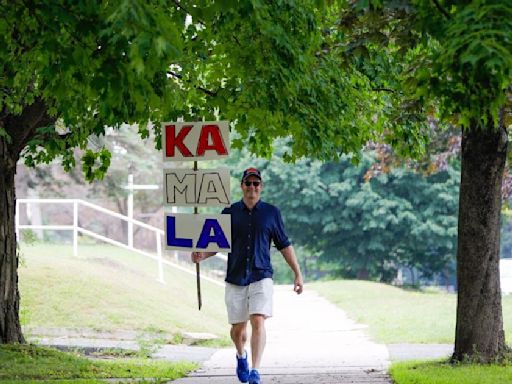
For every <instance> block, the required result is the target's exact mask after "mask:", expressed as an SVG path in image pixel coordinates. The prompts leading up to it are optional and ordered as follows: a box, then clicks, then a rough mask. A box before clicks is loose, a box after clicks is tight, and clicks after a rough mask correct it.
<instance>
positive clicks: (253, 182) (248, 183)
mask: <svg viewBox="0 0 512 384" xmlns="http://www.w3.org/2000/svg"><path fill="white" fill-rule="evenodd" d="M244 184H245V186H246V187H250V186H251V185H254V186H255V187H259V186H260V184H261V181H244Z"/></svg>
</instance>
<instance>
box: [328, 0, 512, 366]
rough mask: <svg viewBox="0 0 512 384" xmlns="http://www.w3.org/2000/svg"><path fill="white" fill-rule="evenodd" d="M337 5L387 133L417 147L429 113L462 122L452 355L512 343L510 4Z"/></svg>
mask: <svg viewBox="0 0 512 384" xmlns="http://www.w3.org/2000/svg"><path fill="white" fill-rule="evenodd" d="M339 15H340V18H339V20H338V23H337V25H338V26H339V32H340V33H341V31H343V33H344V41H343V43H342V45H343V48H342V49H341V51H342V52H341V54H342V55H344V57H349V56H350V60H351V62H352V63H354V65H355V66H356V67H357V68H359V70H361V71H363V72H364V73H366V74H367V76H368V78H369V79H370V81H371V82H372V83H373V88H374V90H375V91H376V92H378V93H379V94H380V95H381V96H380V98H379V100H380V101H381V102H383V115H382V117H383V121H384V122H383V125H384V127H385V130H384V134H385V136H386V137H387V140H388V141H389V142H390V143H392V144H394V145H395V146H396V147H401V148H402V149H403V150H404V151H403V152H404V153H405V154H406V155H407V154H409V155H410V154H411V152H414V151H421V148H422V145H423V144H422V142H424V140H423V138H424V137H426V136H428V135H429V131H430V126H429V124H430V123H431V122H432V120H437V121H439V122H440V123H441V124H443V125H456V126H459V127H460V128H461V130H462V151H461V183H460V198H459V225H458V246H457V277H458V302H457V322H456V335H455V351H454V354H453V359H454V360H462V359H463V358H464V357H465V356H472V357H475V358H478V359H481V360H482V361H493V360H494V359H496V358H499V357H500V356H502V355H503V353H504V352H505V351H506V350H507V347H506V344H505V336H504V332H503V319H502V308H501V292H500V283H499V249H500V246H499V244H500V236H499V234H500V227H499V225H500V212H501V188H502V179H503V173H504V168H505V162H506V156H507V147H508V137H507V127H510V123H511V109H510V105H511V86H512V40H511V39H510V36H511V35H512V22H511V20H512V19H511V16H512V5H511V4H510V3H509V2H502V1H494V0H489V1H485V0H478V1H473V2H469V3H468V2H466V1H455V0H445V1H432V2H426V1H416V0H410V1H402V2H396V1H355V2H350V5H348V4H347V5H345V4H344V6H342V7H341V9H340V13H339ZM338 53H340V50H338Z"/></svg>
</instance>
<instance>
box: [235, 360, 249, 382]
mask: <svg viewBox="0 0 512 384" xmlns="http://www.w3.org/2000/svg"><path fill="white" fill-rule="evenodd" d="M236 375H237V376H238V380H240V381H241V382H242V383H247V380H248V379H249V363H248V362H247V352H244V356H243V357H238V354H237V355H236Z"/></svg>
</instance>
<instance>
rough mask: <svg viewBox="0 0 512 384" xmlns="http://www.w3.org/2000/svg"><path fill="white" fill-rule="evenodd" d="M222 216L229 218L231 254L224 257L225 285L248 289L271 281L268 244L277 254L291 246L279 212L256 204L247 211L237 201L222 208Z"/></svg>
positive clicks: (260, 202) (271, 207)
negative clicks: (254, 284)
mask: <svg viewBox="0 0 512 384" xmlns="http://www.w3.org/2000/svg"><path fill="white" fill-rule="evenodd" d="M222 213H229V214H231V252H230V253H229V254H228V266H227V273H226V281H227V282H228V283H231V284H236V285H249V284H250V283H253V282H255V281H259V280H261V279H264V278H267V277H272V274H273V269H272V264H271V262H270V246H271V242H272V241H274V244H275V246H276V248H277V249H278V250H281V249H283V248H286V247H288V246H289V245H290V244H291V243H290V240H289V239H288V236H286V233H285V231H284V224H283V219H282V218H281V212H279V209H278V208H277V207H274V206H273V205H271V204H267V203H265V202H263V201H261V200H259V201H258V202H257V203H256V205H255V206H254V208H253V209H252V210H249V208H247V206H246V205H245V204H244V202H243V200H241V201H239V202H236V203H234V204H232V205H231V206H230V207H227V208H224V210H223V211H222Z"/></svg>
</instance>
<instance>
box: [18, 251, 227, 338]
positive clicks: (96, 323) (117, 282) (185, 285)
mask: <svg viewBox="0 0 512 384" xmlns="http://www.w3.org/2000/svg"><path fill="white" fill-rule="evenodd" d="M20 253H21V266H20V268H19V275H20V278H19V286H20V294H21V315H22V320H21V321H22V324H23V325H25V326H30V327H34V326H41V327H78V328H93V329H97V330H105V331H108V330H114V329H130V330H140V331H148V330H152V331H157V330H159V331H165V332H170V333H178V332H183V331H189V332H209V333H214V334H216V335H218V336H225V335H226V334H227V332H228V326H227V317H226V314H225V307H224V288H223V287H221V286H217V285H215V284H212V283H209V282H207V281H203V282H202V296H203V308H202V310H201V311H198V309H197V296H196V280H195V276H194V275H190V274H187V273H185V272H181V271H179V270H176V269H173V268H171V267H165V272H164V273H165V280H166V284H165V285H164V284H161V283H159V282H158V281H156V277H157V264H156V262H154V261H152V260H151V259H148V258H145V257H144V256H139V255H138V254H135V253H133V252H130V251H125V250H122V249H119V248H116V247H112V246H107V245H80V247H79V257H73V256H72V247H71V246H69V245H48V244H35V245H30V246H29V245H23V244H22V245H21V247H20Z"/></svg>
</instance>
